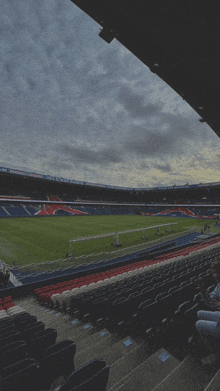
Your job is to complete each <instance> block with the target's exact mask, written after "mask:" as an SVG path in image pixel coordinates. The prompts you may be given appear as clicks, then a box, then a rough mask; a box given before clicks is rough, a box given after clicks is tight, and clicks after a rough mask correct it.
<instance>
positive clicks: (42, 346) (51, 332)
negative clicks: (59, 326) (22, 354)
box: [28, 328, 57, 359]
mask: <svg viewBox="0 0 220 391" xmlns="http://www.w3.org/2000/svg"><path fill="white" fill-rule="evenodd" d="M56 339H57V330H55V329H51V328H48V329H46V330H42V331H40V332H38V333H36V334H34V335H33V337H32V338H31V340H30V341H29V344H28V355H29V356H30V357H33V358H35V359H40V358H41V356H42V354H43V353H44V352H45V351H46V350H47V349H48V348H49V347H50V346H52V345H54V344H55V342H56Z"/></svg>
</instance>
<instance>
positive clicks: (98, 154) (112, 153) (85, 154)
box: [59, 145, 123, 166]
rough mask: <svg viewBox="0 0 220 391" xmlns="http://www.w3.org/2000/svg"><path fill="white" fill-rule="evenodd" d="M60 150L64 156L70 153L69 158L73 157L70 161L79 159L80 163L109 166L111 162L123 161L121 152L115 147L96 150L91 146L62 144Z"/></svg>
mask: <svg viewBox="0 0 220 391" xmlns="http://www.w3.org/2000/svg"><path fill="white" fill-rule="evenodd" d="M59 151H61V152H62V154H63V155H64V156H65V155H68V156H69V159H71V160H70V161H77V162H80V163H87V164H98V165H104V166H107V165H109V164H111V163H120V162H122V161H123V157H122V154H121V152H120V151H117V150H116V149H114V148H103V149H100V150H98V151H94V150H91V149H89V148H88V149H87V148H82V147H72V146H69V145H62V146H61V147H59Z"/></svg>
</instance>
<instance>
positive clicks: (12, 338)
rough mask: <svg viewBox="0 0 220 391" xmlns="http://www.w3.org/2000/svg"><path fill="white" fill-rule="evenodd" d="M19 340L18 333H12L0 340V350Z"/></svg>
mask: <svg viewBox="0 0 220 391" xmlns="http://www.w3.org/2000/svg"><path fill="white" fill-rule="evenodd" d="M19 339H21V338H20V333H19V332H18V331H12V332H11V333H10V335H7V337H3V338H1V339H0V348H2V347H3V346H5V345H8V344H10V343H11V342H14V341H19Z"/></svg>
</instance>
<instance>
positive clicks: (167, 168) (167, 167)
mask: <svg viewBox="0 0 220 391" xmlns="http://www.w3.org/2000/svg"><path fill="white" fill-rule="evenodd" d="M153 167H155V168H157V169H158V170H160V171H163V172H170V171H171V170H172V168H171V166H170V164H166V165H161V164H154V166H153Z"/></svg>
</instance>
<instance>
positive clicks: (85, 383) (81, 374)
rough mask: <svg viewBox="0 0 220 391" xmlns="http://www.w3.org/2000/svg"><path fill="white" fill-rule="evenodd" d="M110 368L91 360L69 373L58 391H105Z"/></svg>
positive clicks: (101, 361)
mask: <svg viewBox="0 0 220 391" xmlns="http://www.w3.org/2000/svg"><path fill="white" fill-rule="evenodd" d="M109 371H110V366H109V365H106V363H105V361H103V360H98V359H96V360H92V361H90V362H88V363H86V364H85V365H83V366H82V367H80V368H78V369H77V370H76V371H74V372H73V373H71V375H70V376H69V378H68V379H67V381H66V383H65V384H64V385H63V386H61V388H60V391H73V390H74V391H105V390H106V387H107V383H108V377H109Z"/></svg>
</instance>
